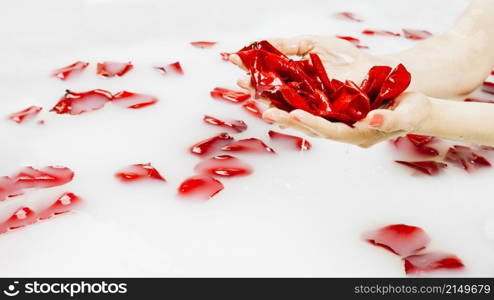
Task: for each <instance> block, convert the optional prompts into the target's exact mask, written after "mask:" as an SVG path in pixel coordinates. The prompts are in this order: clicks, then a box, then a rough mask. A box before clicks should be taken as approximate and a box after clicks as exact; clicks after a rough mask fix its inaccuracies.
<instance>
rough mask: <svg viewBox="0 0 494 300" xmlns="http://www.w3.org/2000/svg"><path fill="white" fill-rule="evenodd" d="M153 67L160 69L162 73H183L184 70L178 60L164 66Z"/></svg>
mask: <svg viewBox="0 0 494 300" xmlns="http://www.w3.org/2000/svg"><path fill="white" fill-rule="evenodd" d="M154 68H155V69H156V70H159V71H161V72H162V73H163V74H167V73H175V74H178V75H183V74H184V70H183V69H182V65H180V62H178V61H177V62H174V63H171V64H168V65H166V66H158V67H154Z"/></svg>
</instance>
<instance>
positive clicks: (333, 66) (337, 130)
mask: <svg viewBox="0 0 494 300" xmlns="http://www.w3.org/2000/svg"><path fill="white" fill-rule="evenodd" d="M269 42H270V43H271V44H272V45H273V46H275V47H276V48H277V49H278V50H280V51H281V52H283V53H284V54H286V55H298V56H302V59H304V58H306V56H308V54H309V53H317V54H318V55H319V57H320V58H321V60H322V61H323V63H324V66H325V68H326V69H327V70H329V73H330V74H329V76H330V77H331V78H336V79H339V80H341V81H344V80H347V79H351V80H353V81H355V82H360V81H361V80H362V79H363V77H364V76H365V75H366V74H367V72H368V70H369V69H370V68H371V67H373V66H375V65H390V62H388V63H385V62H384V61H383V60H382V59H381V58H379V57H376V56H372V55H369V54H367V53H366V52H363V51H361V50H360V49H358V48H356V47H355V46H354V45H352V44H351V43H349V42H348V41H345V40H341V39H338V38H333V37H314V36H301V37H296V38H290V39H271V40H269ZM230 61H231V62H233V63H234V64H236V65H238V66H239V67H241V68H244V66H243V64H242V61H241V59H240V57H239V56H238V55H236V54H233V55H231V56H230ZM244 69H245V68H244ZM237 84H238V85H239V86H240V87H242V88H244V89H247V90H249V91H250V93H251V94H252V95H253V94H254V89H253V87H252V86H251V84H250V76H247V77H244V78H241V79H240V80H238V82H237ZM257 100H260V101H262V102H265V103H268V104H269V100H267V99H257ZM429 106H430V104H429V101H428V98H427V97H426V96H424V95H422V94H416V93H414V94H410V93H409V94H404V95H402V96H401V97H399V98H398V99H396V101H395V105H394V107H391V108H390V109H378V110H373V111H371V112H370V113H369V114H368V115H367V117H366V118H365V119H363V120H361V121H360V122H357V123H356V124H354V127H350V126H348V125H346V124H344V123H338V122H330V121H328V120H326V119H324V118H322V117H318V116H314V115H312V114H310V113H308V112H306V111H303V110H300V109H297V110H294V111H292V112H290V113H288V112H286V111H283V110H280V109H278V108H275V107H271V108H270V109H268V110H266V111H265V112H264V114H263V118H265V119H266V120H268V121H270V122H275V123H277V124H278V125H280V127H282V128H284V127H291V128H294V129H297V130H299V131H302V132H304V133H306V134H308V135H310V136H315V137H322V138H327V139H332V140H336V141H340V142H346V143H351V144H355V145H358V146H360V147H370V146H372V145H374V144H376V143H379V142H382V141H384V140H387V139H390V138H393V137H395V136H399V135H403V134H406V133H408V132H411V131H413V130H415V129H416V128H417V127H418V126H419V125H420V123H421V122H422V121H423V120H424V119H425V118H426V117H427V114H428V111H429Z"/></svg>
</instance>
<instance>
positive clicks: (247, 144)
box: [221, 138, 276, 154]
mask: <svg viewBox="0 0 494 300" xmlns="http://www.w3.org/2000/svg"><path fill="white" fill-rule="evenodd" d="M221 150H223V151H232V152H250V153H270V154H275V153H276V152H275V151H274V150H273V149H272V148H270V147H269V146H268V145H266V144H265V143H264V142H263V141H261V140H260V139H256V138H249V139H243V140H239V141H236V142H233V143H231V144H229V145H227V146H225V147H223V148H221Z"/></svg>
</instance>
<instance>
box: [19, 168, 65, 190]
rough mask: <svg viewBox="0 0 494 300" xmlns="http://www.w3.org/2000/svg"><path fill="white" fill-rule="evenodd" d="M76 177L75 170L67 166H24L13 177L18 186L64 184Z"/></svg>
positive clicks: (40, 186)
mask: <svg viewBox="0 0 494 300" xmlns="http://www.w3.org/2000/svg"><path fill="white" fill-rule="evenodd" d="M73 178H74V172H73V171H72V170H71V169H69V168H67V167H52V166H50V167H45V168H43V169H41V170H37V169H35V168H33V167H25V168H23V169H22V170H21V171H20V172H19V173H18V174H17V175H15V176H14V177H13V179H14V182H15V185H16V187H18V188H20V189H27V188H50V187H54V186H59V185H64V184H66V183H68V182H70V181H71V180H72V179H73Z"/></svg>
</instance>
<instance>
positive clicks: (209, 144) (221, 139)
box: [190, 133, 234, 156]
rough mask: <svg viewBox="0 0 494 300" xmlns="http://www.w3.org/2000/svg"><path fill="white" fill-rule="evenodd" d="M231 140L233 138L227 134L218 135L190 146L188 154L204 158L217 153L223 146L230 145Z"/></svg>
mask: <svg viewBox="0 0 494 300" xmlns="http://www.w3.org/2000/svg"><path fill="white" fill-rule="evenodd" d="M233 140H234V138H233V137H231V136H230V135H228V133H220V134H218V135H216V136H213V137H211V138H208V139H205V140H202V141H200V142H199V143H197V144H195V145H193V146H191V147H190V152H191V153H192V154H195V155H199V156H205V155H208V154H211V153H213V152H215V151H217V150H218V149H220V148H221V147H223V146H225V145H228V144H230V143H231V142H233Z"/></svg>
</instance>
